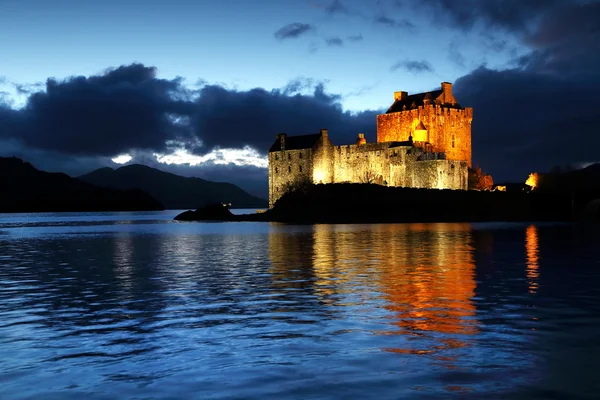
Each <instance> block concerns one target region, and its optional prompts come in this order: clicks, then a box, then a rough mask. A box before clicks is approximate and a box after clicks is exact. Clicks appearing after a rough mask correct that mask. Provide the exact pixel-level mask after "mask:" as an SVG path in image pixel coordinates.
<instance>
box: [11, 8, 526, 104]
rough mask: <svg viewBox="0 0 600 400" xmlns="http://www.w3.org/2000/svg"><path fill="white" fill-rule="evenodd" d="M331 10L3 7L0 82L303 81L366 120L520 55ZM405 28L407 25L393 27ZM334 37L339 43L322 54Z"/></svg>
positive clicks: (393, 12) (433, 27)
mask: <svg viewBox="0 0 600 400" xmlns="http://www.w3.org/2000/svg"><path fill="white" fill-rule="evenodd" d="M336 5H341V3H338V2H336V1H330V0H327V1H325V0H262V1H249V0H199V1H192V0H171V1H157V0H154V1H153V0H146V1H142V0H120V1H116V0H103V1H95V0H79V1H76V0H52V1H50V0H0V49H2V52H1V56H0V76H4V77H5V78H6V80H7V81H10V82H15V83H20V84H31V83H35V82H45V80H46V79H47V78H48V77H55V78H58V79H62V78H66V77H69V76H71V75H91V74H97V73H100V72H102V71H103V70H104V69H105V68H108V67H118V66H119V65H124V64H130V63H132V62H140V63H143V64H145V65H149V66H155V67H157V68H158V75H159V77H161V78H172V77H175V76H181V77H183V78H185V80H186V82H187V83H188V84H190V85H193V84H194V83H195V82H197V81H198V80H201V79H202V80H205V81H207V82H208V83H219V84H224V85H225V86H226V87H228V88H236V89H239V90H246V89H249V88H254V87H262V88H265V89H272V88H280V87H283V86H285V85H286V84H287V83H288V82H289V81H291V80H292V79H295V78H298V77H304V78H310V79H314V80H316V81H324V82H326V89H327V91H328V92H330V93H335V94H340V95H342V96H343V97H342V100H341V103H342V105H343V107H344V108H345V109H347V110H364V109H380V108H386V107H388V106H389V104H390V102H391V99H392V92H393V91H395V90H407V91H409V92H415V91H422V90H428V89H432V88H434V87H436V86H439V83H440V82H441V81H454V80H455V79H456V78H458V77H460V76H463V75H465V74H467V73H468V72H469V71H471V70H473V69H474V68H476V67H478V66H480V65H482V64H486V65H487V66H488V67H490V68H495V67H498V68H501V67H504V66H506V65H507V63H509V62H510V60H511V58H514V56H515V55H516V54H518V53H519V52H520V50H521V49H519V47H518V46H516V45H513V43H512V42H511V40H510V38H508V37H507V40H508V45H506V44H503V45H502V46H499V47H501V48H502V51H500V52H497V51H495V50H494V46H493V45H492V46H491V45H490V41H492V40H498V39H497V37H498V36H495V39H491V38H486V37H483V36H482V35H481V34H480V33H478V32H479V31H477V30H470V31H463V30H461V29H456V28H454V29H452V28H450V27H448V25H445V24H441V23H438V24H436V22H435V19H432V18H430V17H429V16H427V15H425V12H426V11H423V10H421V11H420V10H413V9H408V8H406V7H405V8H398V7H395V6H394V4H393V0H389V1H383V0H377V1H376V0H372V1H366V0H352V1H346V2H344V3H343V6H340V7H336ZM332 11H333V12H332ZM377 18H379V19H380V20H381V21H384V22H387V23H381V22H379V23H378V22H376V20H377ZM403 19H405V20H407V21H409V22H410V23H411V24H413V26H412V27H409V28H406V27H402V26H400V25H399V26H392V25H393V23H392V21H400V20H403ZM290 23H302V24H310V25H312V26H313V27H314V28H313V29H312V30H310V31H309V32H307V33H305V34H303V35H300V36H299V37H296V38H289V39H283V40H281V39H277V38H276V37H275V35H274V33H275V32H276V31H277V30H279V29H280V28H282V27H283V26H285V25H287V24H290ZM352 36H354V37H362V40H358V41H356V40H355V41H353V40H350V39H349V37H352ZM334 38H339V39H341V40H342V42H343V44H342V45H341V46H340V45H328V44H327V40H328V39H334ZM515 43H516V42H515ZM492 44H493V43H492ZM406 61H417V62H423V61H424V62H427V63H429V64H430V66H431V67H432V69H433V70H432V71H421V72H416V71H412V72H411V71H409V70H407V69H406V68H398V69H397V70H395V71H393V70H392V66H393V65H395V64H397V63H399V62H406ZM12 94H13V97H14V99H15V100H16V101H19V100H23V99H24V97H23V96H22V97H21V98H19V97H18V96H17V95H16V92H13V93H12Z"/></svg>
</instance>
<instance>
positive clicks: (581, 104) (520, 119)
mask: <svg viewBox="0 0 600 400" xmlns="http://www.w3.org/2000/svg"><path fill="white" fill-rule="evenodd" d="M558 15H562V16H564V18H565V20H566V21H567V22H566V25H569V26H567V27H561V26H558V25H556V24H553V23H549V22H550V21H556V20H557V18H558ZM577 17H580V18H577ZM598 19H600V7H598V5H597V4H588V5H586V6H582V5H579V4H572V5H571V6H570V7H566V8H561V9H560V10H559V9H557V10H556V11H555V12H552V13H546V14H544V16H543V17H542V19H541V23H540V24H539V25H538V26H537V28H536V29H535V30H532V31H531V33H530V36H529V40H530V41H531V43H535V45H536V48H535V49H534V50H532V51H531V52H530V53H529V54H527V55H525V56H523V57H521V58H520V59H519V60H518V61H519V62H518V64H517V65H516V66H515V67H513V68H510V69H506V70H491V69H487V68H484V67H481V68H478V69H476V70H475V71H473V72H471V73H469V74H467V75H465V76H464V77H462V78H460V79H459V80H458V81H457V82H456V83H455V85H454V92H455V94H456V96H457V98H458V100H459V102H461V104H463V105H468V106H472V107H474V119H473V157H474V161H476V162H479V163H480V164H481V166H482V167H484V169H485V168H488V169H489V170H490V172H492V175H497V176H498V178H499V179H502V180H504V179H516V178H519V179H524V177H526V176H527V174H528V173H529V172H532V171H533V170H535V171H546V170H548V169H550V168H552V167H553V166H554V165H565V164H573V163H585V162H590V161H594V160H597V159H598V152H597V149H598V148H600V137H599V136H598V135H597V131H598V130H597V122H596V120H597V118H598V111H597V107H595V104H596V103H597V101H596V99H595V96H596V93H598V92H600V76H599V75H598V72H597V71H599V70H600V44H599V43H600V30H598V29H596V27H597V26H598V23H597V22H596V21H598ZM568 21H571V22H574V21H580V22H581V23H579V24H574V25H573V26H571V25H570V24H569V23H568ZM565 29H566V31H565ZM557 32H560V35H556V33H557Z"/></svg>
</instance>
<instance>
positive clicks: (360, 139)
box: [356, 133, 367, 146]
mask: <svg viewBox="0 0 600 400" xmlns="http://www.w3.org/2000/svg"><path fill="white" fill-rule="evenodd" d="M366 143H367V139H366V138H365V134H364V133H359V134H358V138H357V139H356V144H357V145H359V146H360V145H361V144H366Z"/></svg>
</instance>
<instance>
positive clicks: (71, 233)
mask: <svg viewBox="0 0 600 400" xmlns="http://www.w3.org/2000/svg"><path fill="white" fill-rule="evenodd" d="M175 214H176V212H159V213H152V212H150V213H112V214H110V213H89V214H30V215H28V214H14V215H9V214H2V215H0V355H1V357H0V398H2V399H116V398H136V399H142V398H143V399H147V398H154V399H177V398H183V399H188V398H189V399H209V398H219V399H221V398H222V399H291V398H294V399H308V398H324V399H338V398H340V399H366V398H373V399H401V398H407V399H421V398H422V399H429V398H461V399H462V398H467V399H471V398H472V399H481V398H486V399H495V398H499V399H504V398H506V399H563V398H564V399H595V398H599V397H600V302H599V299H600V232H598V230H597V229H594V228H592V227H576V226H570V225H529V224H394V225H385V224H381V225H314V226H313V225H311V226H290V225H280V224H266V223H181V222H173V221H171V218H172V217H173V216H174V215H175Z"/></svg>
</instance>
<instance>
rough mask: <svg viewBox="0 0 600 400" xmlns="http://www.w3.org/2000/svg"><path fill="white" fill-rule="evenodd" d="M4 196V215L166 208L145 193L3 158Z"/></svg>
mask: <svg viewBox="0 0 600 400" xmlns="http://www.w3.org/2000/svg"><path fill="white" fill-rule="evenodd" d="M0 193H1V194H2V195H1V196H0V212H53V211H141V210H162V209H163V206H162V204H160V203H159V202H158V201H156V200H155V199H154V198H152V197H150V195H148V194H147V193H144V192H143V191H141V190H126V191H125V190H116V189H107V188H103V187H99V186H96V185H93V184H90V183H88V182H83V181H81V180H78V179H75V178H72V177H70V176H68V175H66V174H63V173H51V172H44V171H40V170H38V169H36V168H35V167H33V165H31V164H29V163H28V162H25V161H23V160H21V159H19V158H15V157H0Z"/></svg>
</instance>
